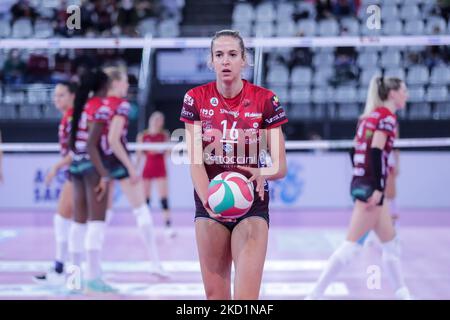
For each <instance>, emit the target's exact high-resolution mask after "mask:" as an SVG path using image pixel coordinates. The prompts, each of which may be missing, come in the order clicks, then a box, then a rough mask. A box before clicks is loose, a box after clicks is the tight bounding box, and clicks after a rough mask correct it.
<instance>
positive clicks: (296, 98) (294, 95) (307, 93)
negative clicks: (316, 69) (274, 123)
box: [289, 87, 311, 104]
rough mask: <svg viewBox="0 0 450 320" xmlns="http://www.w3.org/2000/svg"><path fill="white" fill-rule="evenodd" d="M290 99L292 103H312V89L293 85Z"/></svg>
mask: <svg viewBox="0 0 450 320" xmlns="http://www.w3.org/2000/svg"><path fill="white" fill-rule="evenodd" d="M289 101H290V102H291V103H292V104H308V103H311V90H310V88H309V87H292V88H291V91H290V99H289Z"/></svg>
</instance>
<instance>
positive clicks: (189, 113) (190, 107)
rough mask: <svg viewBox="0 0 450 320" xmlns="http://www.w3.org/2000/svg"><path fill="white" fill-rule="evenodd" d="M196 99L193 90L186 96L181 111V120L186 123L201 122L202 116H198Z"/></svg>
mask: <svg viewBox="0 0 450 320" xmlns="http://www.w3.org/2000/svg"><path fill="white" fill-rule="evenodd" d="M196 99H197V98H196V97H195V93H194V91H193V90H189V91H188V92H187V93H186V94H185V95H184V100H183V108H182V109H181V115H180V120H181V121H183V122H186V123H191V124H192V123H194V121H199V120H200V116H199V114H198V110H197V106H196Z"/></svg>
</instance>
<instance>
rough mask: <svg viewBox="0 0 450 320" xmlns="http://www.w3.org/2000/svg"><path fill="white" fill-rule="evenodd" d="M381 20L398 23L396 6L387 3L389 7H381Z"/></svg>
mask: <svg viewBox="0 0 450 320" xmlns="http://www.w3.org/2000/svg"><path fill="white" fill-rule="evenodd" d="M381 18H382V19H383V22H391V21H398V19H399V13H398V9H397V6H396V5H395V4H393V3H392V1H391V2H390V3H389V5H383V6H382V7H381Z"/></svg>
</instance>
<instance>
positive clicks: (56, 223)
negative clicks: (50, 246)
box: [53, 214, 72, 243]
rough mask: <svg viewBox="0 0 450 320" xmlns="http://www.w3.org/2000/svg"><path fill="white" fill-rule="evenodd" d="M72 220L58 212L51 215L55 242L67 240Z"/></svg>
mask: <svg viewBox="0 0 450 320" xmlns="http://www.w3.org/2000/svg"><path fill="white" fill-rule="evenodd" d="M71 224H72V220H70V219H66V218H64V217H62V216H61V215H59V214H55V216H54V217H53V228H54V231H55V239H56V242H58V243H61V242H67V241H68V240H69V230H70V225H71Z"/></svg>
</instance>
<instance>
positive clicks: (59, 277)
mask: <svg viewBox="0 0 450 320" xmlns="http://www.w3.org/2000/svg"><path fill="white" fill-rule="evenodd" d="M33 281H34V282H35V283H37V284H39V285H44V286H50V287H59V286H63V285H64V284H65V283H66V275H65V274H64V272H62V273H58V272H56V271H55V269H53V268H52V269H50V270H49V271H47V272H46V273H43V274H40V275H36V276H34V277H33Z"/></svg>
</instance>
